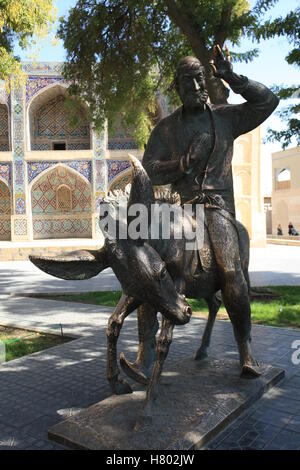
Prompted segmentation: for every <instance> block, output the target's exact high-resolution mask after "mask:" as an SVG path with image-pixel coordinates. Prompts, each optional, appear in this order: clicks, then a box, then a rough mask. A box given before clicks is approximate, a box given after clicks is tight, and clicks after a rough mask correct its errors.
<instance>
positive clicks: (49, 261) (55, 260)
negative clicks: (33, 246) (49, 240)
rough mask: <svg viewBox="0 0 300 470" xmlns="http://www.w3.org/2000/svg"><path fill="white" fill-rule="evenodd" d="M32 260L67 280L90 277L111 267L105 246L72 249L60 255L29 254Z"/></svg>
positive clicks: (45, 270)
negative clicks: (90, 248)
mask: <svg viewBox="0 0 300 470" xmlns="http://www.w3.org/2000/svg"><path fill="white" fill-rule="evenodd" d="M29 259H30V261H31V262H32V263H33V264H34V265H35V266H37V267H38V268H39V269H41V270H42V271H44V272H45V273H47V274H51V276H55V277H58V278H60V279H67V280H82V279H90V278H91V277H94V276H97V274H99V273H100V272H101V271H103V269H106V268H108V267H109V265H108V261H107V256H106V251H105V247H103V248H101V249H100V250H78V251H71V252H70V253H66V254H63V255H58V256H32V255H31V256H29Z"/></svg>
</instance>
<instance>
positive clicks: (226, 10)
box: [215, 4, 232, 49]
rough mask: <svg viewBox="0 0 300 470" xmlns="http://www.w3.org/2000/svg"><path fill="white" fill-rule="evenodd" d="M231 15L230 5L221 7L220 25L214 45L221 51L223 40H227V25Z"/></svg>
mask: <svg viewBox="0 0 300 470" xmlns="http://www.w3.org/2000/svg"><path fill="white" fill-rule="evenodd" d="M231 13H232V4H231V5H223V8H222V13H221V20H220V25H219V28H218V29H217V32H216V34H215V42H216V44H219V45H220V47H221V49H222V48H223V45H224V42H225V39H226V38H227V32H228V23H229V21H230V19H231Z"/></svg>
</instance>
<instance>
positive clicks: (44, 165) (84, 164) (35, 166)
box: [27, 160, 92, 184]
mask: <svg viewBox="0 0 300 470" xmlns="http://www.w3.org/2000/svg"><path fill="white" fill-rule="evenodd" d="M58 163H59V162H28V163H27V175H28V183H29V184H30V183H31V182H32V181H33V180H34V179H35V178H36V177H37V176H38V175H40V174H41V173H42V172H43V171H45V170H47V169H48V168H51V167H52V166H54V165H57V164H58ZM64 165H67V166H69V167H70V168H72V169H73V170H75V171H77V172H78V173H80V174H81V175H82V176H84V177H85V178H86V179H87V181H88V182H89V183H91V182H92V162H90V161H86V160H77V161H70V162H69V161H64Z"/></svg>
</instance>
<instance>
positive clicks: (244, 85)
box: [211, 46, 279, 138]
mask: <svg viewBox="0 0 300 470" xmlns="http://www.w3.org/2000/svg"><path fill="white" fill-rule="evenodd" d="M214 53H215V59H214V62H213V63H212V64H211V65H212V68H213V71H214V74H215V76H217V77H220V78H222V79H223V80H225V81H226V82H227V83H228V85H229V86H230V88H231V89H232V91H234V93H238V94H240V95H241V96H242V97H243V98H244V99H245V100H246V103H242V104H238V105H231V106H230V105H229V106H230V108H231V112H232V131H233V137H234V138H236V137H238V136H239V135H241V134H246V133H247V132H250V131H252V130H253V129H255V128H256V127H257V126H259V125H260V124H262V123H263V122H264V121H265V120H266V119H267V118H268V117H269V116H270V115H271V114H272V112H273V111H274V110H275V109H276V107H277V106H278V103H279V98H278V97H277V96H276V95H275V94H274V93H273V92H272V91H271V90H269V88H267V87H266V86H265V85H262V84H261V83H259V82H256V81H254V80H249V79H248V78H247V77H244V76H243V75H238V74H236V73H234V72H233V70H232V65H231V64H230V62H229V61H228V60H225V59H224V58H223V54H222V51H221V49H220V47H219V46H215V49H214Z"/></svg>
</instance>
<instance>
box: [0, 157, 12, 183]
mask: <svg viewBox="0 0 300 470" xmlns="http://www.w3.org/2000/svg"><path fill="white" fill-rule="evenodd" d="M0 178H1V179H2V180H4V181H5V183H6V184H7V185H8V187H9V188H11V164H10V163H1V162H0Z"/></svg>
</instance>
